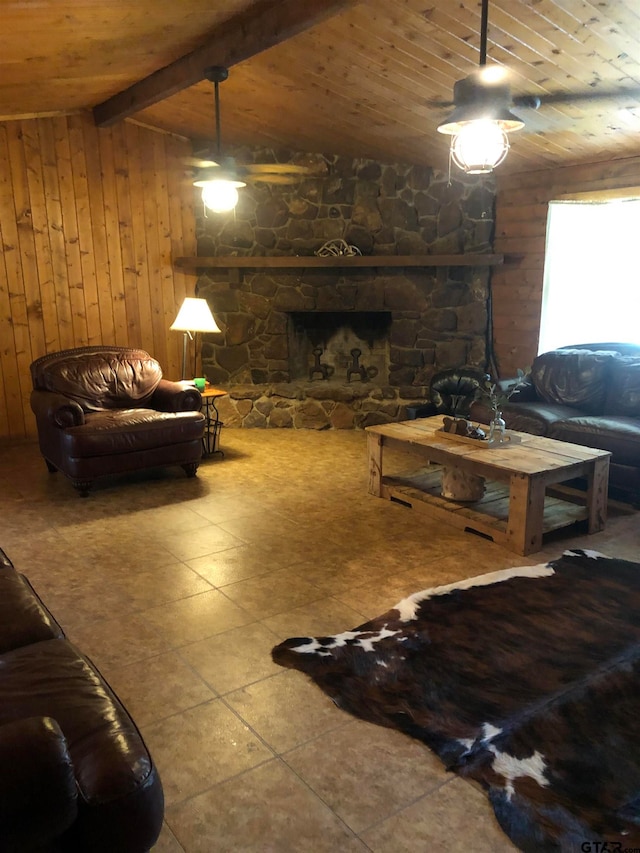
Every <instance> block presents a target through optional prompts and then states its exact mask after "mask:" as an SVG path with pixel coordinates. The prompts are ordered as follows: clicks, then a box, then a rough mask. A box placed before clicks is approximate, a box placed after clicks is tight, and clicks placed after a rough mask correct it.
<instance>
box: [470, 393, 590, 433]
mask: <svg viewBox="0 0 640 853" xmlns="http://www.w3.org/2000/svg"><path fill="white" fill-rule="evenodd" d="M584 414H585V412H582V411H580V409H571V408H569V407H568V406H561V405H560V404H558V403H545V402H543V401H540V400H539V401H537V402H535V403H507V404H506V405H505V406H503V408H502V417H503V418H504V422H505V424H506V425H507V429H513V430H516V432H527V433H529V434H530V435H548V434H549V429H550V427H551V425H552V424H554V423H555V422H556V421H564V420H566V419H567V417H569V416H576V417H579V416H580V415H584ZM471 417H472V418H473V419H474V420H477V421H480V423H483V424H488V423H489V422H490V420H491V418H492V412H491V409H490V408H489V406H487V405H485V404H484V403H474V404H473V406H472V407H471Z"/></svg>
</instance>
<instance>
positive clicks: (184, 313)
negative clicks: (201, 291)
mask: <svg viewBox="0 0 640 853" xmlns="http://www.w3.org/2000/svg"><path fill="white" fill-rule="evenodd" d="M171 329H172V330H176V331H179V332H184V338H183V342H182V379H186V378H187V346H188V344H187V338H188V337H189V338H191V340H193V335H194V333H195V332H219V331H220V328H219V326H218V324H217V323H216V321H215V318H214V316H213V314H212V313H211V309H210V308H209V304H208V303H207V300H206V299H198V298H196V297H191V296H187V297H186V298H185V300H184V302H183V303H182V306H181V307H180V310H179V311H178V316H177V317H176V319H175V320H174V321H173V323H172V325H171Z"/></svg>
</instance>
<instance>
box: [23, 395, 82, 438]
mask: <svg viewBox="0 0 640 853" xmlns="http://www.w3.org/2000/svg"><path fill="white" fill-rule="evenodd" d="M31 409H32V411H33V413H34V415H35V416H36V420H38V421H47V422H49V423H50V424H51V425H52V426H56V427H58V428H59V429H65V428H66V427H72V426H81V425H82V424H83V423H84V410H83V408H82V406H81V405H80V404H79V403H76V402H75V400H70V399H69V398H68V397H65V396H64V395H63V394H56V393H54V392H53V391H41V390H40V389H36V390H35V391H32V392H31Z"/></svg>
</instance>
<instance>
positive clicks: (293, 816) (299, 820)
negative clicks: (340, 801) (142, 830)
mask: <svg viewBox="0 0 640 853" xmlns="http://www.w3.org/2000/svg"><path fill="white" fill-rule="evenodd" d="M167 821H168V823H169V824H170V826H171V827H172V829H173V831H174V833H175V835H176V836H177V838H178V839H179V840H180V842H181V843H182V844H183V846H184V847H185V849H187V850H189V853H212V851H214V850H215V851H216V853H241V851H244V852H245V853H257V851H260V853H338V851H340V853H365V851H366V849H367V848H366V847H365V846H364V844H362V842H361V841H359V840H358V839H357V838H356V837H355V836H354V835H353V833H352V832H350V831H349V830H348V829H347V827H345V826H344V824H343V823H342V822H341V821H340V820H339V819H338V818H337V817H336V816H335V815H334V814H332V812H331V811H330V810H329V809H328V808H327V806H326V805H325V804H324V803H323V802H321V801H320V800H319V799H318V798H317V797H316V796H315V795H314V794H313V793H312V792H311V791H310V790H309V789H308V788H307V787H306V786H305V785H304V784H303V783H302V782H301V781H300V780H299V779H298V778H297V777H296V776H295V774H294V773H292V772H291V771H290V770H289V768H287V767H285V766H283V765H282V763H281V762H280V761H278V760H273V761H270V762H269V763H267V764H263V765H262V766H261V767H257V768H256V769H255V770H250V771H249V772H247V773H244V774H243V775H242V776H240V777H238V778H237V779H232V780H231V781H229V782H225V783H224V784H222V785H218V786H217V787H215V788H212V789H211V790H210V791H207V792H206V793H204V794H200V795H199V796H197V797H195V798H194V799H192V800H189V801H188V802H186V803H182V804H180V805H177V806H173V807H171V808H169V810H168V812H167Z"/></svg>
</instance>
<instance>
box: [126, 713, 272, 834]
mask: <svg viewBox="0 0 640 853" xmlns="http://www.w3.org/2000/svg"><path fill="white" fill-rule="evenodd" d="M142 735H143V737H144V739H145V741H146V743H147V745H148V747H149V750H150V752H151V754H152V755H153V757H154V759H155V762H156V765H157V767H158V771H159V773H160V778H161V779H162V786H163V788H164V794H165V804H166V805H167V806H171V805H174V804H175V803H179V802H182V801H183V800H185V799H187V798H188V797H193V796H194V795H195V794H200V793H202V792H203V791H206V790H208V789H209V788H210V787H211V786H212V785H216V784H217V783H218V782H222V781H224V780H225V779H230V778H232V777H233V776H236V775H237V774H238V773H242V772H243V771H245V770H248V769H249V768H250V767H255V766H256V765H258V764H261V763H263V762H264V761H266V760H268V759H270V758H272V757H273V753H272V752H271V750H269V749H267V747H266V746H264V744H263V743H262V742H261V741H260V740H259V739H258V738H257V737H256V736H255V735H254V734H253V733H252V732H251V731H249V728H248V727H247V726H246V725H245V724H244V723H243V722H242V721H241V720H239V719H238V717H237V716H236V715H235V714H234V713H233V712H232V711H230V710H229V708H227V707H226V705H224V704H223V703H222V700H220V699H215V700H213V701H211V702H208V703H207V704H206V705H199V706H198V707H196V708H191V709H189V710H187V711H183V712H181V713H179V714H175V715H174V716H172V717H168V718H167V719H165V720H161V721H160V722H158V723H153V724H151V725H149V726H143V727H142ZM169 825H170V826H171V823H170V824H169ZM172 829H173V827H172Z"/></svg>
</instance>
